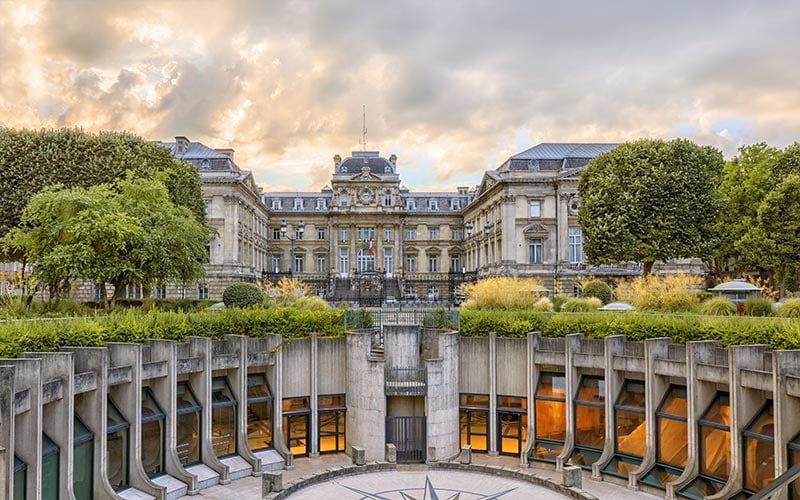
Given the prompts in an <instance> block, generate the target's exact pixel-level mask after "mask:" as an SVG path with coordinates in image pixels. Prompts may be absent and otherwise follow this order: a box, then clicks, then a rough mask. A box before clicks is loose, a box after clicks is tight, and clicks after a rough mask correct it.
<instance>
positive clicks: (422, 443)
mask: <svg viewBox="0 0 800 500" xmlns="http://www.w3.org/2000/svg"><path fill="white" fill-rule="evenodd" d="M426 430H427V429H426V426H425V417H386V443H387V444H388V443H391V444H394V445H395V447H396V448H397V463H398V464H415V463H425V460H426V457H427V453H426V450H427V445H426V439H425V434H426Z"/></svg>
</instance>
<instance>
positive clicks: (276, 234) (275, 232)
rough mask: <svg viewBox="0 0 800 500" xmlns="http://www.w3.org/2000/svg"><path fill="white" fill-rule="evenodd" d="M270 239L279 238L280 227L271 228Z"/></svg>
mask: <svg viewBox="0 0 800 500" xmlns="http://www.w3.org/2000/svg"><path fill="white" fill-rule="evenodd" d="M272 239H273V240H279V239H281V228H279V227H273V228H272Z"/></svg>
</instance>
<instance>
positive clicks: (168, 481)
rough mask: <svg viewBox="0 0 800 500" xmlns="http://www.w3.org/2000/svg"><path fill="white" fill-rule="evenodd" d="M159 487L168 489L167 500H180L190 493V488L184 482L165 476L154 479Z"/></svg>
mask: <svg viewBox="0 0 800 500" xmlns="http://www.w3.org/2000/svg"><path fill="white" fill-rule="evenodd" d="M152 481H153V482H154V483H156V484H157V485H159V486H163V487H165V488H166V489H167V499H166V500H175V499H176V498H180V497H182V496H184V495H186V493H187V491H188V489H189V488H188V486H186V483H184V482H182V481H178V480H177V479H175V478H174V477H172V476H170V475H168V474H164V475H163V476H158V477H155V478H153V480H152Z"/></svg>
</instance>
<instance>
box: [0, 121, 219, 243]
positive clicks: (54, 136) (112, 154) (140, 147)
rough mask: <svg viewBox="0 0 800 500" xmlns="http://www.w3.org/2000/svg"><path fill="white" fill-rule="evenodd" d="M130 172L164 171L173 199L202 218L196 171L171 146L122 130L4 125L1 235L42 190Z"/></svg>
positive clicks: (86, 184) (0, 136)
mask: <svg viewBox="0 0 800 500" xmlns="http://www.w3.org/2000/svg"><path fill="white" fill-rule="evenodd" d="M128 173H132V174H133V175H134V176H136V177H142V178H146V179H155V178H156V177H157V176H159V175H161V176H162V177H161V181H162V182H163V183H164V184H165V185H166V186H167V188H168V189H169V192H170V199H171V200H172V202H173V203H175V204H177V205H180V206H184V207H187V208H188V209H189V210H191V211H192V213H193V214H194V215H195V217H196V218H197V219H198V220H204V210H203V200H202V193H201V184H200V177H199V174H198V172H197V169H195V168H194V166H192V165H191V164H190V163H188V162H185V161H183V160H178V159H176V158H174V157H173V156H172V155H171V153H170V152H169V150H168V149H167V148H164V147H162V146H159V145H157V144H153V143H151V142H148V141H145V140H144V139H142V138H140V137H137V136H135V135H132V134H129V133H124V132H123V133H120V132H101V133H99V134H89V133H86V132H84V131H82V130H80V129H61V130H38V131H33V130H13V129H7V128H0V193H2V196H0V237H1V236H3V235H4V234H5V233H6V232H8V231H9V230H10V229H11V228H12V227H15V226H17V225H18V224H19V222H20V217H21V215H22V209H23V208H24V207H25V206H26V205H27V204H28V201H29V200H30V199H31V197H33V195H35V194H36V193H38V192H39V191H41V190H43V189H44V188H46V187H48V186H52V185H55V184H61V185H63V186H64V187H67V188H70V187H84V188H88V187H90V186H94V185H96V184H103V183H112V182H114V181H115V180H117V179H120V178H123V177H124V176H126V175H128ZM6 257H7V258H9V257H10V258H18V256H14V255H12V256H6Z"/></svg>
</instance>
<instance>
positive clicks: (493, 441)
mask: <svg viewBox="0 0 800 500" xmlns="http://www.w3.org/2000/svg"><path fill="white" fill-rule="evenodd" d="M488 425H489V456H490V457H496V456H498V455H500V451H499V450H498V447H497V431H498V429H497V334H496V333H495V332H489V422H488Z"/></svg>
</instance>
